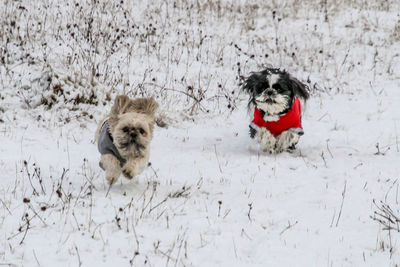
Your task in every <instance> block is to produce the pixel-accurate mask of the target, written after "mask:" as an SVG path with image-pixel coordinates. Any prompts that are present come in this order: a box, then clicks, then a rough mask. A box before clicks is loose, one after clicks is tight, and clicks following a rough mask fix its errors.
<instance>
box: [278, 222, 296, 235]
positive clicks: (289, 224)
mask: <svg viewBox="0 0 400 267" xmlns="http://www.w3.org/2000/svg"><path fill="white" fill-rule="evenodd" d="M297 223H298V221H296V222H295V223H294V224H291V223H290V221H289V222H288V226H286V228H285V229H283V230H282V231H281V232H280V233H279V235H282V234H283V233H284V232H286V231H287V230H289V229H290V228H292V227H293V226H295V225H296V224H297Z"/></svg>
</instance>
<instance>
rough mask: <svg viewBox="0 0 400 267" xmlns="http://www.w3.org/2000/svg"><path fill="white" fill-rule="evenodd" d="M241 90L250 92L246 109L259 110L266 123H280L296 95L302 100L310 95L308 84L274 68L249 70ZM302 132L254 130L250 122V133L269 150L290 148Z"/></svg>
mask: <svg viewBox="0 0 400 267" xmlns="http://www.w3.org/2000/svg"><path fill="white" fill-rule="evenodd" d="M243 90H244V91H245V92H247V93H248V94H249V104H248V107H249V109H254V108H257V109H258V110H260V112H261V113H262V116H263V120H264V121H266V122H279V120H280V118H281V117H282V116H284V115H285V114H287V113H288V112H289V111H290V110H291V108H292V105H293V103H294V99H295V97H297V98H299V99H300V100H302V102H303V103H304V102H305V101H306V100H307V99H308V98H309V93H308V87H307V85H305V84H304V83H302V82H300V81H299V80H297V79H296V78H294V77H292V76H291V75H289V74H288V73H287V72H286V71H282V70H279V69H275V68H267V69H264V70H262V71H260V72H254V73H252V74H251V75H250V76H249V77H247V78H246V79H245V81H244V84H243ZM301 135H302V131H292V129H288V130H287V131H284V132H282V133H281V134H280V135H279V136H274V135H272V134H271V133H270V132H269V131H268V129H266V128H265V127H261V128H258V129H257V128H254V127H253V126H252V125H250V136H251V137H252V138H254V137H255V138H256V140H257V141H258V142H259V144H260V146H261V148H262V150H264V151H267V152H269V153H280V152H283V151H292V150H293V149H294V148H295V146H296V144H297V143H298V141H299V138H300V136H301Z"/></svg>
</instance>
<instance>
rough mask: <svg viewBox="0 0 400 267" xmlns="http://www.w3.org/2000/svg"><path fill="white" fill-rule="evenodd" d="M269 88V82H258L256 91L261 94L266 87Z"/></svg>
mask: <svg viewBox="0 0 400 267" xmlns="http://www.w3.org/2000/svg"><path fill="white" fill-rule="evenodd" d="M267 88H269V84H268V82H263V83H260V84H258V86H257V87H256V92H257V93H258V94H261V93H262V92H264V90H265V89H267Z"/></svg>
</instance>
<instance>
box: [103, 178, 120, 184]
mask: <svg viewBox="0 0 400 267" xmlns="http://www.w3.org/2000/svg"><path fill="white" fill-rule="evenodd" d="M117 180H118V177H115V176H106V181H107V184H109V185H113V184H115V183H116V182H117Z"/></svg>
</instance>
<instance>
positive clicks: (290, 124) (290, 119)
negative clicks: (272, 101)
mask: <svg viewBox="0 0 400 267" xmlns="http://www.w3.org/2000/svg"><path fill="white" fill-rule="evenodd" d="M251 127H253V128H254V129H258V128H259V127H265V128H267V130H268V131H269V132H270V133H271V134H272V135H273V136H275V137H277V136H278V135H280V134H281V133H282V132H284V131H293V132H296V133H298V134H299V135H303V134H304V131H303V127H302V126H301V105H300V100H299V99H298V98H297V97H295V98H294V101H293V105H292V108H291V109H290V110H289V111H288V113H286V114H285V115H283V116H281V117H280V119H279V120H278V121H264V119H263V116H262V113H261V111H260V110H258V109H257V108H255V109H254V119H253V121H252V123H251Z"/></svg>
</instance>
